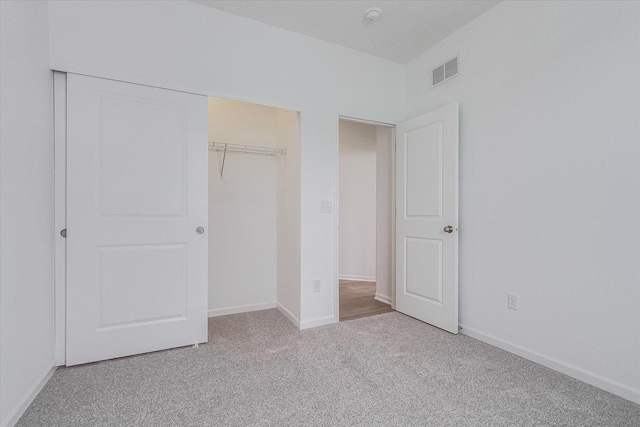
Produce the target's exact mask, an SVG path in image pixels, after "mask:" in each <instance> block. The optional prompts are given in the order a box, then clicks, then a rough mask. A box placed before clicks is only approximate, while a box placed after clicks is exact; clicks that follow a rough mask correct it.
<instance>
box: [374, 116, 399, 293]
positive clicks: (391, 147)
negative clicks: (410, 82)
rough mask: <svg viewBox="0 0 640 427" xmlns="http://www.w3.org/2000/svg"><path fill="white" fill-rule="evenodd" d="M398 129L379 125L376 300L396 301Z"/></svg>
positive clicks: (377, 130)
mask: <svg viewBox="0 0 640 427" xmlns="http://www.w3.org/2000/svg"><path fill="white" fill-rule="evenodd" d="M393 138H394V129H393V128H391V127H387V126H376V146H377V151H376V299H378V300H380V301H382V302H385V303H387V304H391V303H392V301H393V289H392V286H393V283H395V280H394V278H393V274H394V270H393V263H394V259H393V258H394V256H395V254H394V252H393V222H394V220H395V217H394V216H393V211H394V204H395V199H394V198H393V197H392V194H393V191H394V190H393V186H394V183H395V180H394V177H393V174H394V171H395V168H394V164H393V163H394V162H395V157H394V152H395V144H394V141H393Z"/></svg>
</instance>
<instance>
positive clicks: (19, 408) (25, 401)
mask: <svg viewBox="0 0 640 427" xmlns="http://www.w3.org/2000/svg"><path fill="white" fill-rule="evenodd" d="M56 369H57V367H56V366H55V363H54V362H51V365H50V366H49V367H48V368H47V369H45V370H44V372H43V373H42V374H41V375H40V376H39V377H38V379H37V380H36V382H35V383H33V385H32V386H31V388H30V389H29V391H27V393H26V394H25V395H24V397H23V398H22V399H20V402H18V404H17V405H16V407H15V408H13V410H12V411H11V412H10V413H9V415H8V416H7V418H6V419H5V420H3V421H2V423H0V427H13V426H14V425H16V424H17V423H18V420H19V419H20V417H22V416H23V415H24V413H25V411H26V410H27V408H28V407H29V405H31V403H32V402H33V400H34V399H35V398H36V396H38V393H40V391H42V388H43V387H44V386H45V384H46V383H47V382H48V381H49V379H50V378H51V376H52V375H53V373H54V372H55V371H56Z"/></svg>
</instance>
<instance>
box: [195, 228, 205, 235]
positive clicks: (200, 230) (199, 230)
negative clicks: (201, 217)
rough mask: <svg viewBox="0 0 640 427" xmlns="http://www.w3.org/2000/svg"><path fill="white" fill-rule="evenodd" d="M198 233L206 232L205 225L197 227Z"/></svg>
mask: <svg viewBox="0 0 640 427" xmlns="http://www.w3.org/2000/svg"><path fill="white" fill-rule="evenodd" d="M196 233H198V234H202V233H204V228H203V227H198V228H196Z"/></svg>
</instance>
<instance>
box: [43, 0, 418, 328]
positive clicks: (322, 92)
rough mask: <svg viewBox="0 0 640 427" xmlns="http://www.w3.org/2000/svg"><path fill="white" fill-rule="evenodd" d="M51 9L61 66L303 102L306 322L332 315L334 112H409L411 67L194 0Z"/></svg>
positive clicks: (55, 55) (55, 56)
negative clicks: (329, 208)
mask: <svg viewBox="0 0 640 427" xmlns="http://www.w3.org/2000/svg"><path fill="white" fill-rule="evenodd" d="M49 12H50V36H51V39H50V43H51V65H52V67H53V68H54V69H60V70H63V71H76V72H84V73H88V74H93V75H96V76H99V77H110V78H119V79H124V80H128V81H132V82H141V83H146V84H155V85H159V86H163V87H169V88H175V89H184V90H192V91H194V92H197V93H203V94H208V95H216V96H220V97H224V98H231V99H239V100H247V101H252V102H255V103H259V104H266V105H272V106H277V107H281V108H289V109H293V110H296V111H300V112H301V190H300V191H301V248H300V249H301V283H302V289H301V313H300V314H301V315H300V317H301V327H303V328H304V327H310V326H314V325H319V324H323V323H329V322H333V321H335V320H336V319H335V312H336V311H335V310H334V304H335V302H336V301H335V293H334V289H333V281H334V277H335V275H336V274H337V272H336V271H335V270H334V263H335V248H334V245H335V238H336V237H337V236H336V235H335V234H334V224H335V223H336V222H337V221H336V219H337V218H336V215H335V211H334V213H333V214H323V213H320V202H321V200H333V199H334V189H335V185H336V183H335V179H334V177H335V170H336V169H335V165H336V161H337V138H338V120H337V119H338V116H339V115H345V116H349V117H360V118H365V119H370V120H376V121H380V122H386V123H394V122H396V121H397V119H398V118H400V117H403V116H404V108H405V105H404V76H405V67H404V66H402V65H400V64H397V63H394V62H391V61H387V60H384V59H380V58H377V57H374V56H371V55H367V54H364V53H361V52H357V51H354V50H351V49H347V48H344V47H341V46H337V45H333V44H330V43H326V42H323V41H320V40H317V39H313V38H310V37H307V36H303V35H299V34H295V33H291V32H289V31H285V30H281V29H278V28H275V27H271V26H269V25H266V24H261V23H258V22H255V21H251V20H249V19H245V18H241V17H238V16H234V15H231V14H227V13H224V12H220V11H217V10H214V9H211V8H207V7H205V6H202V5H199V4H195V3H191V2H183V1H164V2H143V1H140V2H74V1H70V2H66V1H59V2H58V1H56V2H52V3H51V4H50V5H49ZM167 17H171V18H170V19H168V18H167ZM79 34H80V35H82V36H81V37H79V36H78V35H79ZM333 202H334V203H335V202H336V200H333ZM314 279H320V280H321V281H322V290H321V292H318V293H315V292H313V280H314Z"/></svg>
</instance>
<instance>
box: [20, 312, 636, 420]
mask: <svg viewBox="0 0 640 427" xmlns="http://www.w3.org/2000/svg"><path fill="white" fill-rule="evenodd" d="M18 425H20V426H83V427H84V426H107V425H108V426H131V425H139V426H351V425H352V426H502V425H505V426H506V425H522V426H525V425H530V426H540V425H545V426H549V425H558V426H559V425H562V426H640V406H639V405H636V404H634V403H631V402H629V401H626V400H624V399H621V398H619V397H616V396H614V395H612V394H609V393H606V392H604V391H602V390H599V389H597V388H595V387H592V386H589V385H587V384H584V383H582V382H579V381H576V380H574V379H571V378H569V377H567V376H565V375H562V374H559V373H557V372H554V371H552V370H550V369H547V368H545V367H542V366H540V365H537V364H535V363H532V362H529V361H527V360H524V359H522V358H520V357H517V356H514V355H512V354H510V353H507V352H504V351H502V350H499V349H497V348H494V347H491V346H489V345H486V344H484V343H482V342H479V341H476V340H474V339H472V338H469V337H465V336H462V335H457V336H456V335H450V334H448V333H446V332H443V331H441V330H439V329H436V328H433V327H430V326H428V325H426V324H424V323H421V322H418V321H417V320H414V319H412V318H409V317H406V316H404V315H402V314H400V313H396V312H394V313H388V314H382V315H379V316H373V317H368V318H363V319H358V320H353V321H349V322H343V323H340V324H336V325H331V326H325V327H321V328H316V329H311V330H306V331H298V330H297V329H296V328H295V327H294V326H293V325H292V324H291V323H290V322H289V321H288V320H287V319H286V318H285V317H284V316H282V315H281V314H280V313H279V312H278V311H277V310H265V311H260V312H253V313H245V314H236V315H230V316H224V317H217V318H212V319H210V323H209V343H208V344H206V345H201V346H200V347H199V348H181V349H174V350H168V351H161V352H157V353H151V354H146V355H140V356H133V357H128V358H123V359H118V360H112V361H106V362H100V363H95V364H90V365H86V366H78V367H72V368H65V369H59V370H58V371H57V372H56V373H55V374H54V376H53V377H52V378H51V380H50V381H49V383H48V384H47V385H46V386H45V388H44V389H43V391H42V392H41V393H40V395H39V396H38V397H37V398H36V400H35V401H34V403H33V404H32V405H31V407H30V408H29V409H28V410H27V412H26V413H25V415H24V416H23V417H22V419H21V420H20V422H19V424H18Z"/></svg>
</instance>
